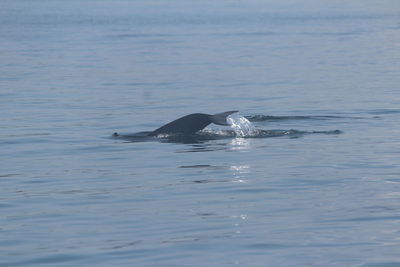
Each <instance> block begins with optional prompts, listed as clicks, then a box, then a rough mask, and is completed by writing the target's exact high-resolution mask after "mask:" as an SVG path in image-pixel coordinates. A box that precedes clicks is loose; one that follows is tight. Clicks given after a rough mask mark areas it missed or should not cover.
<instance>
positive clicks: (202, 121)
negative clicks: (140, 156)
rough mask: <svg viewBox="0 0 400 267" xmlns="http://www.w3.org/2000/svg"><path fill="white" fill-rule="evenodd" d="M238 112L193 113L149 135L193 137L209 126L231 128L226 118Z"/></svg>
mask: <svg viewBox="0 0 400 267" xmlns="http://www.w3.org/2000/svg"><path fill="white" fill-rule="evenodd" d="M236 112H237V111H236V110H235V111H226V112H223V113H218V114H214V115H209V114H204V113H193V114H189V115H186V116H184V117H182V118H179V119H176V120H174V121H171V122H170V123H167V124H165V125H164V126H161V127H160V128H158V129H156V130H154V131H152V132H150V133H149V136H157V135H160V134H184V135H193V134H195V133H196V132H198V131H200V130H202V129H204V128H205V127H207V126H208V125H209V124H211V123H214V124H217V125H224V126H229V125H230V124H229V123H228V122H227V121H226V118H227V117H228V116H229V115H230V114H233V113H236Z"/></svg>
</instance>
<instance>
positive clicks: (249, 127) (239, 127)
mask: <svg viewBox="0 0 400 267" xmlns="http://www.w3.org/2000/svg"><path fill="white" fill-rule="evenodd" d="M227 121H228V122H229V124H230V125H231V128H232V129H233V130H234V131H235V133H236V136H239V137H249V136H254V135H256V134H257V130H256V128H255V127H254V125H253V124H252V123H251V122H250V121H249V120H248V119H246V118H245V117H243V116H241V115H238V114H232V115H229V116H228V118H227Z"/></svg>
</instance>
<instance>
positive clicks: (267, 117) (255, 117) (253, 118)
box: [245, 114, 345, 122]
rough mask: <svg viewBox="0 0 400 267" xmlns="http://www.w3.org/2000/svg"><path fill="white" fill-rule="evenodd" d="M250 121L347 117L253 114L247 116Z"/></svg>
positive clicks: (337, 117)
mask: <svg viewBox="0 0 400 267" xmlns="http://www.w3.org/2000/svg"><path fill="white" fill-rule="evenodd" d="M245 117H246V118H247V119H248V120H249V121H253V122H261V121H286V120H330V119H340V118H345V117H341V116H270V115H261V114H258V115H251V116H245Z"/></svg>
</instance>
